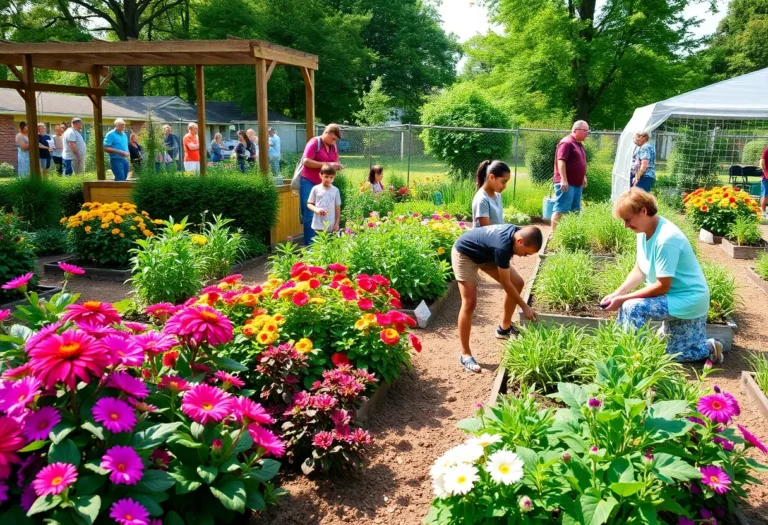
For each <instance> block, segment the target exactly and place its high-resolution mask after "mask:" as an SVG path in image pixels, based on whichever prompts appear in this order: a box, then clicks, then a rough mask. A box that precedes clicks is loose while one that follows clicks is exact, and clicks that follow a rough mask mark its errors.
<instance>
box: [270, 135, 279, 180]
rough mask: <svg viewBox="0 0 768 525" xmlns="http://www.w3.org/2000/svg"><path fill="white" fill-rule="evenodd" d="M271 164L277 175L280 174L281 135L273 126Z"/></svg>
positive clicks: (273, 171)
mask: <svg viewBox="0 0 768 525" xmlns="http://www.w3.org/2000/svg"><path fill="white" fill-rule="evenodd" d="M269 165H270V166H272V173H274V175H275V177H278V176H280V137H278V136H277V132H276V131H275V128H273V127H272V126H270V127H269Z"/></svg>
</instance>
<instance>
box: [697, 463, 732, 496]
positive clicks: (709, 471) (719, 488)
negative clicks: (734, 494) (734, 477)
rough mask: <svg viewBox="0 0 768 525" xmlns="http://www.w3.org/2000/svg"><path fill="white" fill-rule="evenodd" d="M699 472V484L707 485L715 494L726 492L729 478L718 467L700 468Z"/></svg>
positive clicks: (729, 481) (729, 482)
mask: <svg viewBox="0 0 768 525" xmlns="http://www.w3.org/2000/svg"><path fill="white" fill-rule="evenodd" d="M699 472H701V476H702V478H701V483H703V484H704V485H708V486H709V487H710V488H711V489H712V490H714V491H715V493H716V494H725V493H726V492H728V490H729V487H728V485H730V484H731V478H729V477H728V474H726V473H725V472H724V471H723V470H722V469H721V468H720V467H715V466H714V465H711V466H708V467H701V468H700V469H699Z"/></svg>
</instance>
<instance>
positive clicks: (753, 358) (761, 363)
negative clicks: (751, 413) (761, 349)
mask: <svg viewBox="0 0 768 525" xmlns="http://www.w3.org/2000/svg"><path fill="white" fill-rule="evenodd" d="M747 361H748V362H749V364H750V365H751V366H752V370H754V371H755V382H756V383H757V386H759V387H760V390H762V391H763V393H765V394H767V395H768V356H766V355H765V354H761V353H757V352H755V353H751V354H747Z"/></svg>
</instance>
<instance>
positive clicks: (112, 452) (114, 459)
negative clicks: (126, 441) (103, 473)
mask: <svg viewBox="0 0 768 525" xmlns="http://www.w3.org/2000/svg"><path fill="white" fill-rule="evenodd" d="M101 468H103V469H105V470H108V471H109V472H110V474H109V480H110V481H111V482H112V483H114V484H115V485H135V484H136V483H138V482H139V481H140V480H141V478H142V476H144V463H143V462H142V461H141V458H140V457H139V455H138V454H137V453H136V451H135V450H134V449H133V448H132V447H122V446H116V447H112V448H110V449H109V450H107V453H106V454H104V457H102V458H101Z"/></svg>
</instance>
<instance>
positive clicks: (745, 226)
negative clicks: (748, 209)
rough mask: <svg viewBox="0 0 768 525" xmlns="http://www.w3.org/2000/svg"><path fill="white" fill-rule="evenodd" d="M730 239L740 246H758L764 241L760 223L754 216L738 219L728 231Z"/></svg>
mask: <svg viewBox="0 0 768 525" xmlns="http://www.w3.org/2000/svg"><path fill="white" fill-rule="evenodd" d="M728 239H730V240H732V241H735V242H736V244H738V245H739V246H756V245H758V244H760V242H761V241H762V240H763V234H762V233H761V232H760V223H759V221H758V220H757V217H755V216H754V215H749V216H747V217H745V216H739V217H736V221H735V222H734V223H733V224H732V225H731V228H730V230H728Z"/></svg>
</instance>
